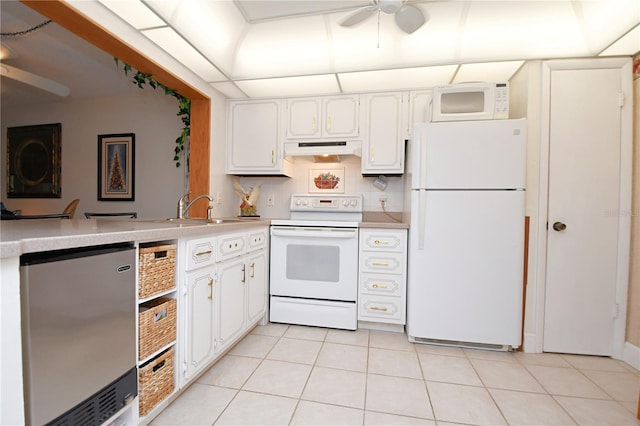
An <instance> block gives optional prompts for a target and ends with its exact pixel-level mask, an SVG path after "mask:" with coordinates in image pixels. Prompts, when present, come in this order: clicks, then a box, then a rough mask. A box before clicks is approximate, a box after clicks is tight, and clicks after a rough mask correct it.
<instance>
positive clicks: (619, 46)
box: [602, 25, 640, 56]
mask: <svg viewBox="0 0 640 426" xmlns="http://www.w3.org/2000/svg"><path fill="white" fill-rule="evenodd" d="M637 52H640V25H638V26H637V27H635V28H634V29H633V30H631V31H629V33H628V34H627V35H625V36H624V37H622V38H620V40H618V41H616V42H615V43H614V44H612V45H611V47H609V48H608V49H606V50H605V51H603V52H602V56H616V55H633V54H635V53H637Z"/></svg>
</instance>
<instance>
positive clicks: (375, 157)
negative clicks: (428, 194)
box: [362, 92, 407, 174]
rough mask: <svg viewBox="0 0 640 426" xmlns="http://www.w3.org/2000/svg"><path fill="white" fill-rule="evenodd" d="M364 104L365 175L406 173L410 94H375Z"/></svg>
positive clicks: (363, 161) (365, 100)
mask: <svg viewBox="0 0 640 426" xmlns="http://www.w3.org/2000/svg"><path fill="white" fill-rule="evenodd" d="M363 102H364V108H365V111H366V112H365V132H364V134H365V137H364V143H363V149H362V174H402V173H404V157H405V137H406V133H407V132H406V125H405V123H406V121H407V108H406V106H407V94H406V93H393V92H390V93H371V94H368V95H363Z"/></svg>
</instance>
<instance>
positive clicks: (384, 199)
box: [379, 195, 387, 207]
mask: <svg viewBox="0 0 640 426" xmlns="http://www.w3.org/2000/svg"><path fill="white" fill-rule="evenodd" d="M379 200H380V207H386V206H387V196H386V195H381V196H380V198H379Z"/></svg>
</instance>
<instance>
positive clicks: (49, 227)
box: [0, 212, 409, 258]
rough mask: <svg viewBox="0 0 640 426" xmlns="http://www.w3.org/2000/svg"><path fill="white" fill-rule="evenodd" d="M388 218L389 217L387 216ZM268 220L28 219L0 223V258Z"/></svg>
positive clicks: (370, 221) (394, 225)
mask: <svg viewBox="0 0 640 426" xmlns="http://www.w3.org/2000/svg"><path fill="white" fill-rule="evenodd" d="M389 215H390V216H389ZM389 215H386V214H384V213H379V212H370V213H365V214H364V215H363V221H362V222H360V224H359V226H360V227H361V228H389V229H407V228H408V227H409V224H408V223H405V222H402V221H401V220H402V219H401V217H402V214H401V213H390V214H389ZM270 223H271V221H270V220H269V219H245V220H241V221H238V222H230V223H223V224H194V223H188V224H185V223H173V222H167V221H164V220H162V219H157V220H154V219H148V220H147V219H129V220H125V219H113V218H108V219H32V220H3V221H0V258H8V257H16V256H20V255H21V254H24V253H35V252H40V251H49V250H61V249H68V248H74V247H83V246H92V245H101V244H113V243H120V242H125V241H138V242H146V241H160V240H167V239H173V238H180V237H189V236H198V235H203V234H210V233H216V232H229V231H240V230H242V229H245V228H246V227H247V226H257V225H262V226H265V225H267V226H268V225H269V224H270Z"/></svg>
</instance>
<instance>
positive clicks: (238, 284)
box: [214, 227, 268, 353]
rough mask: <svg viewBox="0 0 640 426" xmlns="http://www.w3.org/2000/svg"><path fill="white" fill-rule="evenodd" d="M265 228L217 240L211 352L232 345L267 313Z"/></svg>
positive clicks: (266, 237) (266, 242)
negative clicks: (213, 336)
mask: <svg viewBox="0 0 640 426" xmlns="http://www.w3.org/2000/svg"><path fill="white" fill-rule="evenodd" d="M267 245H268V228H267V227H261V228H252V229H251V230H250V231H248V232H245V233H240V234H238V233H235V234H228V235H221V236H219V237H218V248H219V250H218V254H219V257H218V260H219V261H220V260H221V261H222V262H221V263H218V276H217V280H216V282H215V284H214V286H215V296H214V297H215V299H216V308H215V310H216V314H215V327H216V331H215V352H216V353H220V352H222V351H224V350H226V349H227V348H228V347H229V346H230V345H232V344H233V343H235V342H236V341H237V340H238V338H240V337H241V336H242V335H243V334H244V333H245V332H246V331H247V330H248V329H249V328H250V327H252V326H254V325H255V324H257V323H258V322H260V321H262V320H263V319H264V318H265V315H266V309H267V275H268V270H267V265H268V262H267V251H266V248H267Z"/></svg>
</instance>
